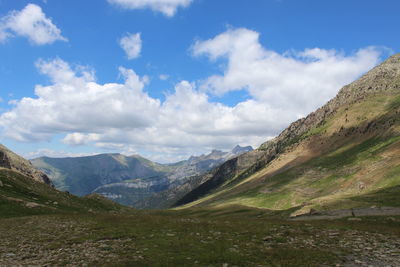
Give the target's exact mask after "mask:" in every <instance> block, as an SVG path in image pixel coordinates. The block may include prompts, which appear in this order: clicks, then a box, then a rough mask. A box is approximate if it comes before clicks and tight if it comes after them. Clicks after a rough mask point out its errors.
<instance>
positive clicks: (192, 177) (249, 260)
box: [0, 54, 400, 267]
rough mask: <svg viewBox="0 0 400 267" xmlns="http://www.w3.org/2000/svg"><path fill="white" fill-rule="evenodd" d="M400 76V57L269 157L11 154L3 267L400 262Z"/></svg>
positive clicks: (305, 121)
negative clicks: (172, 160) (162, 160)
mask: <svg viewBox="0 0 400 267" xmlns="http://www.w3.org/2000/svg"><path fill="white" fill-rule="evenodd" d="M399 77H400V54H397V55H394V56H392V57H390V58H389V59H388V60H386V61H385V62H384V63H382V64H381V65H379V66H377V67H375V68H374V69H373V70H371V71H370V72H368V73H367V74H365V75H364V76H362V77H361V78H360V79H359V80H357V81H355V82H354V83H352V84H350V85H347V86H345V87H344V88H342V89H341V90H340V92H339V93H338V95H337V96H336V97H335V98H333V99H332V100H330V101H329V102H328V103H327V104H326V105H324V106H322V107H321V108H319V109H318V110H316V111H315V112H313V113H311V114H309V115H308V116H307V117H305V118H302V119H299V120H298V121H296V122H294V123H292V124H291V125H289V127H288V128H286V129H285V130H284V131H282V133H281V134H280V135H278V136H277V137H275V138H274V139H271V140H269V141H267V142H265V143H264V144H262V145H261V146H260V147H259V148H257V149H256V150H253V149H251V148H241V147H236V148H235V149H234V150H232V151H231V152H221V151H216V150H215V151H213V152H212V153H210V154H208V155H202V156H199V157H191V158H190V159H188V160H187V161H183V162H179V163H176V164H170V165H162V164H157V163H154V162H151V161H149V160H146V159H144V158H142V157H139V156H130V157H127V156H123V155H120V154H103V155H97V156H93V157H83V158H64V159H52V158H39V159H36V160H34V161H33V165H32V164H31V163H30V162H29V161H27V160H25V159H23V158H22V157H20V156H18V155H17V154H15V153H13V152H12V151H10V150H8V149H7V148H5V147H1V153H0V155H1V159H2V160H1V162H0V163H1V168H0V239H1V240H2V242H1V244H0V266H25V265H33V266H103V265H104V266H132V265H134V266H197V265H198V266H223V267H227V266H399V265H400V246H399V244H400V227H399V226H400V197H399V196H400V168H399V166H400V137H399V136H400V115H399V114H400V104H399V103H400V101H399V99H400V91H399V89H400V78H399ZM34 166H36V167H37V168H39V169H40V170H38V169H36V168H35V167H34ZM41 170H42V171H43V172H42V171H41ZM89 171H90V172H89ZM49 177H51V178H49ZM54 185H55V186H56V187H58V188H59V189H63V190H65V191H69V190H71V192H63V191H60V190H57V189H56V188H54ZM121 188H123V190H126V191H123V190H122V189H121ZM75 194H76V195H75ZM122 195H125V196H126V197H125V198H126V199H128V200H129V201H130V202H128V200H126V202H124V201H119V202H120V204H118V203H116V202H114V201H112V200H117V199H119V198H121V199H123V197H122ZM105 196H108V198H106V197H105ZM111 199H112V200H111ZM121 204H125V205H121ZM135 205H137V207H140V208H147V209H143V210H139V209H134V208H132V207H128V206H135ZM149 208H152V209H153V210H151V209H149ZM156 208H158V209H156Z"/></svg>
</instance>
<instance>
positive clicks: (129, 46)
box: [119, 33, 142, 59]
mask: <svg viewBox="0 0 400 267" xmlns="http://www.w3.org/2000/svg"><path fill="white" fill-rule="evenodd" d="M119 45H120V46H121V48H122V49H123V50H124V51H125V53H126V56H127V57H128V59H135V58H137V57H139V56H140V52H141V51H142V38H141V36H140V33H135V34H133V33H128V34H126V35H125V36H124V37H122V38H121V39H120V40H119Z"/></svg>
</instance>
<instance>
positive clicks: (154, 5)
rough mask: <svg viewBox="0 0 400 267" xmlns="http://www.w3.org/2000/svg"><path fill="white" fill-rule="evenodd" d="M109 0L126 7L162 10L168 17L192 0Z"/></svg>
mask: <svg viewBox="0 0 400 267" xmlns="http://www.w3.org/2000/svg"><path fill="white" fill-rule="evenodd" d="M108 2H109V3H111V4H115V5H118V6H120V7H122V8H125V9H145V8H149V9H152V10H154V11H156V12H161V13H163V14H164V15H165V16H167V17H172V16H174V15H175V13H176V11H177V10H178V8H179V7H182V8H184V7H187V6H189V5H190V3H191V2H192V0H108Z"/></svg>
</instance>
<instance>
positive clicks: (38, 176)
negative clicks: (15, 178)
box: [0, 144, 52, 185]
mask: <svg viewBox="0 0 400 267" xmlns="http://www.w3.org/2000/svg"><path fill="white" fill-rule="evenodd" d="M0 168H3V169H9V170H13V171H16V172H19V173H21V174H22V175H24V176H27V177H29V178H32V179H33V180H35V181H38V182H41V183H45V184H48V185H52V183H51V181H50V179H49V177H47V175H46V174H44V173H43V172H41V171H39V170H38V169H36V168H35V167H34V166H33V165H32V163H31V162H30V161H29V160H26V159H24V158H22V157H20V156H18V155H17V154H15V153H14V152H12V151H11V150H9V149H8V148H6V147H5V146H3V145H1V144H0Z"/></svg>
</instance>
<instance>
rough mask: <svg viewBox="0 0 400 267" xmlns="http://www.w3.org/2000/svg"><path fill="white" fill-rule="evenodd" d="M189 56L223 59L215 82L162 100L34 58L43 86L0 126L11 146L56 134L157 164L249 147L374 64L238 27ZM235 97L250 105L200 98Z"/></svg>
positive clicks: (135, 80)
mask: <svg viewBox="0 0 400 267" xmlns="http://www.w3.org/2000/svg"><path fill="white" fill-rule="evenodd" d="M244 47H245V48H246V49H243V48H244ZM193 53H194V54H196V55H203V54H205V55H207V56H209V57H210V58H211V59H212V60H215V61H216V60H220V59H223V60H226V61H227V64H224V66H225V67H224V68H223V69H222V72H223V74H222V75H215V76H212V77H209V78H206V79H205V80H204V81H203V82H201V83H200V87H198V86H197V85H196V83H193V82H189V81H181V82H179V83H178V84H176V86H175V88H174V91H173V93H170V94H167V95H166V99H165V101H164V102H161V101H160V100H159V99H156V98H152V97H150V96H149V95H148V94H147V93H146V92H145V88H146V85H147V84H148V83H149V79H148V78H147V77H146V76H144V77H140V76H138V75H137V74H136V73H135V72H134V71H133V70H130V69H125V68H122V67H121V68H120V69H119V70H120V73H121V75H122V76H123V77H124V79H125V80H124V82H123V83H106V84H99V83H97V82H96V80H95V76H94V74H93V73H94V71H91V70H90V69H88V68H82V67H77V68H75V69H73V68H71V66H70V65H69V64H68V63H66V62H64V61H62V60H60V59H55V60H52V61H43V60H40V61H38V63H37V67H38V69H39V70H40V71H41V72H42V73H43V74H45V75H48V76H49V77H50V78H51V80H52V84H51V85H48V86H40V85H38V86H36V88H35V94H36V97H35V98H30V97H26V98H22V99H20V100H17V101H15V102H14V106H13V108H11V110H9V111H7V112H5V113H3V114H1V116H0V127H2V129H3V133H4V135H6V136H7V137H9V138H12V139H15V140H19V141H25V142H34V141H46V140H50V139H51V138H52V137H54V136H56V135H57V136H58V135H60V134H61V135H65V137H64V139H63V142H64V143H66V144H70V145H93V146H95V147H97V148H98V149H101V150H102V151H103V150H108V149H110V150H117V151H122V152H124V151H127V152H129V151H137V152H138V153H140V154H142V155H145V156H147V157H149V158H152V159H157V160H160V155H165V158H164V159H166V158H168V159H169V160H173V159H182V158H185V157H187V156H189V155H190V154H198V153H201V152H207V151H209V150H210V149H212V148H219V149H230V148H232V147H233V146H234V145H236V144H241V145H247V144H250V145H253V146H257V145H259V144H260V143H261V142H263V141H265V140H267V139H268V138H271V137H272V136H274V135H276V134H278V133H279V132H280V131H281V130H283V129H284V128H285V127H286V126H287V125H288V124H289V123H290V122H292V121H294V120H296V119H298V118H299V117H300V116H303V115H306V114H307V113H308V112H310V111H312V110H314V109H315V108H316V107H318V106H320V105H322V104H324V103H325V102H326V101H327V100H328V99H329V98H331V97H332V96H333V95H335V94H336V92H337V91H338V90H339V89H340V88H341V87H342V86H343V85H345V84H347V83H349V82H351V81H352V80H354V79H356V78H357V77H358V76H359V75H361V74H362V73H363V72H365V71H367V70H368V69H370V68H371V67H373V66H374V65H375V64H377V62H378V60H379V56H380V53H379V51H378V50H376V49H373V48H366V49H361V50H359V51H357V52H356V53H354V54H353V55H349V56H346V55H344V54H341V53H338V52H337V51H335V50H324V49H318V48H316V49H306V50H304V51H302V52H293V51H291V52H287V53H285V54H278V53H276V52H274V51H270V50H267V49H265V48H264V47H263V46H262V45H261V44H260V43H259V40H258V33H256V32H254V31H250V30H247V29H237V30H228V31H227V32H225V33H223V34H221V35H218V36H216V37H215V38H213V39H210V40H207V41H203V42H197V43H196V44H195V45H194V46H193ZM239 89H244V90H247V91H248V94H249V96H250V98H249V99H247V100H245V101H242V102H239V103H237V104H236V105H235V106H233V107H231V106H227V105H225V104H223V103H218V102H215V99H214V101H211V100H210V99H209V95H210V93H211V94H220V95H223V94H225V93H226V92H229V91H233V90H239Z"/></svg>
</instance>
